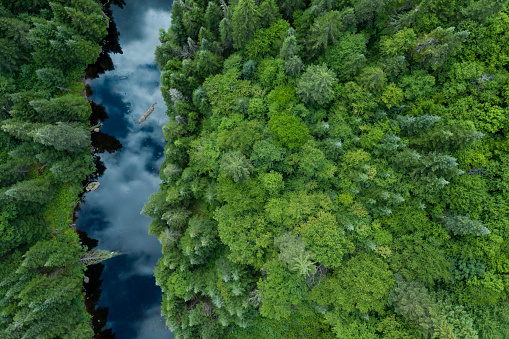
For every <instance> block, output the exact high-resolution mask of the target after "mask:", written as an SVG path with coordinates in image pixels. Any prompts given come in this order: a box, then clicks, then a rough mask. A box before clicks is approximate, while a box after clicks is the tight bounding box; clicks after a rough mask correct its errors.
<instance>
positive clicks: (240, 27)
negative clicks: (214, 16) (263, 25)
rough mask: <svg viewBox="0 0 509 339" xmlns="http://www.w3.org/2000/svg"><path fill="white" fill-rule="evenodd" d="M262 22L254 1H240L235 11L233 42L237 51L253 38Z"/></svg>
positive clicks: (233, 17)
mask: <svg viewBox="0 0 509 339" xmlns="http://www.w3.org/2000/svg"><path fill="white" fill-rule="evenodd" d="M259 20H260V12H259V10H258V6H256V4H255V2H254V0H239V2H238V3H237V5H236V6H235V8H234V10H233V16H232V27H233V32H232V35H233V41H234V46H235V48H237V49H240V48H242V47H244V46H245V45H246V44H247V43H248V42H249V40H250V39H251V37H252V36H253V34H254V32H255V30H256V28H257V26H258V24H259Z"/></svg>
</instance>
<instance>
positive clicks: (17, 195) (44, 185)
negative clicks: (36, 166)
mask: <svg viewBox="0 0 509 339" xmlns="http://www.w3.org/2000/svg"><path fill="white" fill-rule="evenodd" d="M5 195H7V196H9V197H11V198H14V199H16V200H17V201H21V202H23V201H28V202H36V203H39V204H44V203H47V202H49V201H50V200H51V198H52V197H53V195H54V190H53V187H52V186H51V183H50V182H49V181H48V180H47V179H44V178H42V179H31V180H24V181H20V182H18V183H16V184H14V185H12V186H11V187H10V188H9V189H8V190H7V191H6V192H5Z"/></svg>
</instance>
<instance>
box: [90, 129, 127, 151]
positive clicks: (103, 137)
mask: <svg viewBox="0 0 509 339" xmlns="http://www.w3.org/2000/svg"><path fill="white" fill-rule="evenodd" d="M92 146H93V147H94V148H95V151H96V153H104V152H105V151H106V152H108V153H113V152H115V151H117V150H119V149H121V148H122V144H121V143H120V141H118V140H117V139H116V138H115V137H113V136H111V135H108V134H106V133H102V132H97V133H93V134H92Z"/></svg>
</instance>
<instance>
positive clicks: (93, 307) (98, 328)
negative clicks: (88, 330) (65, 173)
mask: <svg viewBox="0 0 509 339" xmlns="http://www.w3.org/2000/svg"><path fill="white" fill-rule="evenodd" d="M77 209H79V206H78V208H77ZM77 233H78V234H79V237H80V241H81V243H82V245H84V246H87V247H88V248H94V247H96V246H97V244H98V240H96V239H92V238H90V237H89V236H88V234H87V233H86V232H83V231H80V230H77ZM103 270H104V265H103V264H96V265H91V266H88V267H87V271H86V273H85V276H86V278H85V283H84V284H83V296H84V302H85V308H86V310H87V312H88V313H89V314H90V315H92V317H93V318H92V328H93V329H94V333H95V335H94V338H96V339H98V338H101V339H113V338H115V334H113V332H112V329H111V328H109V329H104V326H105V325H106V322H107V318H108V308H107V307H97V304H99V300H100V298H101V285H102V280H101V279H100V277H101V274H102V271H103Z"/></svg>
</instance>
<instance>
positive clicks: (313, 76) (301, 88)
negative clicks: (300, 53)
mask: <svg viewBox="0 0 509 339" xmlns="http://www.w3.org/2000/svg"><path fill="white" fill-rule="evenodd" d="M336 82H337V79H336V76H335V75H334V73H333V72H332V71H331V70H329V69H328V68H327V67H326V66H309V67H308V68H307V69H306V72H305V73H304V74H303V75H302V77H301V78H300V79H299V83H298V84H297V88H296V90H297V93H298V94H300V96H301V97H302V100H304V102H306V103H308V102H316V103H318V104H319V105H324V104H327V103H329V102H330V101H331V100H332V99H333V98H334V85H335V84H336Z"/></svg>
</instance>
